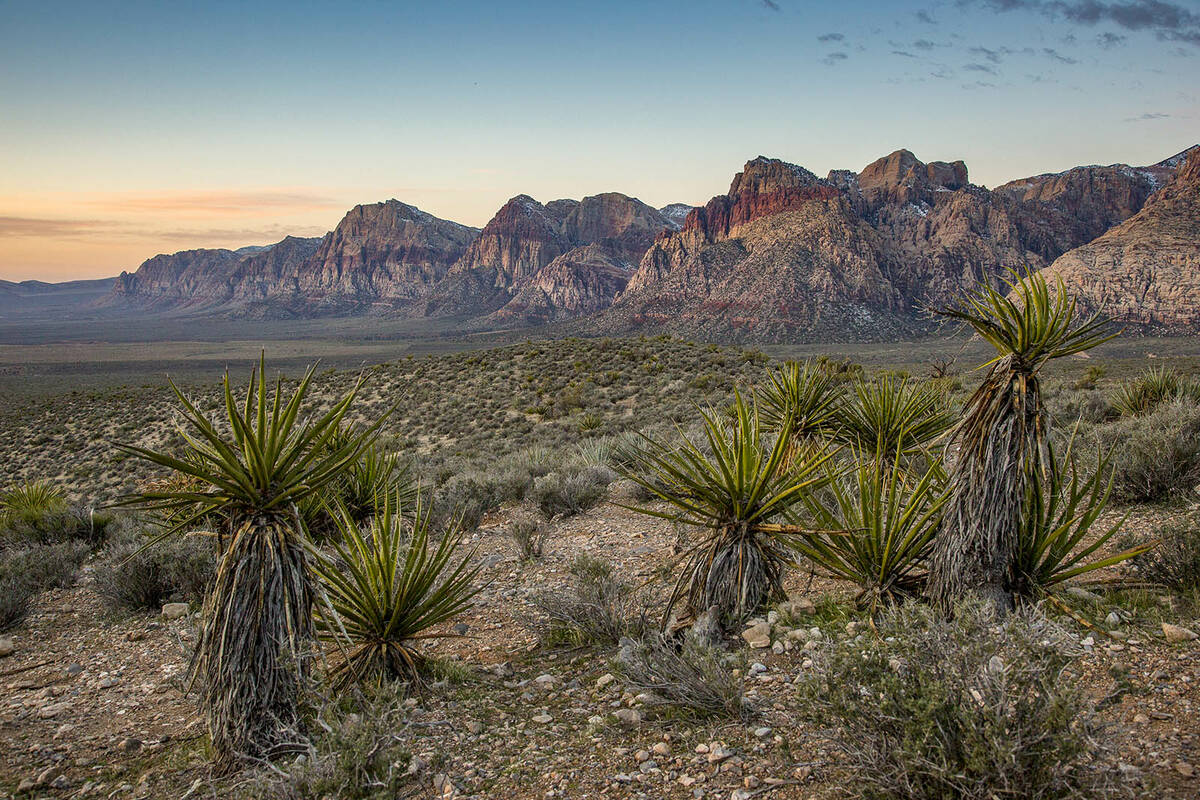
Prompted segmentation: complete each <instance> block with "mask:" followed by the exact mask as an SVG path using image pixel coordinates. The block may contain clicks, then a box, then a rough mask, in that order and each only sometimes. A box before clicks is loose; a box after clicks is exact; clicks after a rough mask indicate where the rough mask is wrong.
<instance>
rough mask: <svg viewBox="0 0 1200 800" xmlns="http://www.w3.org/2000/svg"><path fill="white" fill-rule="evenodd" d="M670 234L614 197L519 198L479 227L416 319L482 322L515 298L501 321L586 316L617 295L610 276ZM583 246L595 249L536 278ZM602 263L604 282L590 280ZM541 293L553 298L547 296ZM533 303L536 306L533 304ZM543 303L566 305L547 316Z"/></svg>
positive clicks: (655, 216)
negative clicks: (556, 279) (557, 283)
mask: <svg viewBox="0 0 1200 800" xmlns="http://www.w3.org/2000/svg"><path fill="white" fill-rule="evenodd" d="M675 229H676V226H675V225H674V223H672V222H671V221H670V220H668V219H667V218H666V217H664V216H663V215H662V214H661V213H660V212H659V211H658V210H657V209H654V208H651V207H650V206H648V205H646V204H645V203H643V202H641V201H640V200H637V199H635V198H632V197H627V196H626V195H623V194H618V193H616V192H610V193H607V194H599V195H593V196H591V197H585V198H584V199H583V200H579V201H575V200H555V201H553V202H551V203H547V204H546V205H542V204H541V203H539V202H537V201H536V200H534V199H533V198H532V197H529V196H528V195H518V196H517V197H514V198H513V199H511V200H509V201H508V202H507V203H505V204H504V207H503V208H501V209H500V211H499V212H497V213H496V216H495V217H493V218H492V220H491V221H490V222H488V224H487V225H485V226H484V228H483V230H482V231H481V232H480V234H479V238H478V239H476V240H475V242H474V243H473V244H472V245H471V247H470V248H469V249H468V250H467V252H466V253H465V254H464V255H463V257H462V258H461V259H460V260H459V262H458V263H457V264H455V265H454V266H453V267H452V268H451V270H450V272H449V273H448V274H447V276H446V279H445V280H444V281H443V282H442V284H441V285H439V286H438V287H437V289H436V290H435V291H434V292H433V293H432V295H431V297H430V299H429V301H428V302H426V303H424V304H423V305H422V306H420V307H419V309H418V313H420V314H423V315H428V316H454V315H463V316H479V315H486V314H489V313H491V312H493V311H499V310H501V309H502V308H503V307H505V306H506V305H507V304H508V303H510V302H511V301H513V300H514V299H516V298H517V296H518V295H523V299H521V300H520V301H518V302H517V303H516V304H515V305H514V306H513V307H512V308H510V309H508V310H507V311H506V312H504V313H503V314H502V315H501V317H502V318H506V319H510V320H517V319H522V318H524V315H525V314H526V313H527V312H528V313H529V314H531V316H530V320H529V321H535V320H541V319H546V318H560V317H563V316H567V315H572V314H575V313H584V312H585V310H588V311H590V310H592V307H593V306H595V305H596V303H598V302H605V303H606V301H604V300H600V299H598V298H600V297H606V298H607V301H611V299H612V297H613V296H614V295H615V291H613V290H612V287H613V286H614V281H613V278H614V277H615V276H614V275H612V274H607V273H610V272H611V271H612V269H616V270H618V271H621V270H623V271H624V272H625V273H626V276H627V275H628V273H629V272H630V271H632V268H633V266H634V265H635V264H636V263H637V261H638V259H640V258H641V256H642V254H643V253H644V252H645V251H646V248H647V247H649V246H650V244H651V242H653V241H654V239H655V237H656V236H658V235H659V234H660V233H661V232H663V231H664V230H675ZM588 246H592V249H591V250H588V251H586V252H577V253H574V254H573V255H571V257H570V258H568V259H566V260H564V261H562V262H561V263H559V264H558V265H557V266H556V268H555V271H554V272H553V273H547V274H544V275H543V274H541V273H542V272H543V270H544V269H546V268H547V267H548V266H550V265H551V264H553V263H555V262H556V260H558V259H559V258H560V257H562V256H564V255H566V254H568V253H569V252H572V251H576V250H578V249H579V248H586V247H588ZM601 256H602V257H603V258H601ZM600 261H604V262H605V263H606V265H607V266H606V267H605V268H604V269H602V270H600V271H601V272H605V273H606V276H605V277H604V278H603V279H601V278H600V277H599V274H598V273H594V272H588V270H590V269H591V268H593V267H598V266H599V264H600ZM585 265H590V266H585ZM585 273H587V276H586V277H585ZM552 275H558V276H561V277H564V278H566V277H567V276H568V275H569V276H572V277H571V282H570V285H569V286H567V285H564V286H563V287H561V288H556V287H552V286H551V281H552V277H551V276H552ZM621 283H622V284H623V281H621ZM585 287H586V288H585ZM546 289H552V291H550V292H549V293H546V292H545V290H546ZM539 293H540V294H539ZM597 293H599V294H597ZM534 297H541V299H540V300H537V301H536V302H535V301H533V299H532V298H534ZM548 297H556V298H558V299H559V300H561V301H563V302H566V303H568V304H569V305H568V306H565V307H563V308H561V309H557V310H550V309H547V308H546V307H545V303H546V302H547V300H546V298H548Z"/></svg>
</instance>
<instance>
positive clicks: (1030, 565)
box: [1013, 433, 1153, 597]
mask: <svg viewBox="0 0 1200 800" xmlns="http://www.w3.org/2000/svg"><path fill="white" fill-rule="evenodd" d="M1074 445H1075V434H1074V433H1072V436H1071V439H1070V441H1069V443H1068V445H1067V451H1066V453H1065V454H1064V455H1063V457H1062V458H1061V459H1055V461H1054V462H1053V463H1052V464H1051V465H1050V470H1049V475H1048V476H1047V478H1046V479H1044V480H1036V481H1033V482H1032V485H1031V487H1030V491H1029V497H1028V499H1027V501H1026V503H1027V509H1026V513H1025V516H1024V524H1023V525H1022V526H1021V529H1020V531H1019V538H1018V549H1017V553H1016V563H1015V564H1014V570H1013V571H1014V574H1015V578H1016V584H1017V585H1016V592H1017V593H1018V594H1019V595H1021V596H1025V597H1032V596H1034V595H1036V594H1037V593H1039V592H1042V591H1045V590H1048V589H1050V588H1051V587H1053V586H1055V585H1057V584H1060V583H1062V582H1063V581H1066V580H1069V579H1071V578H1075V577H1078V576H1080V575H1086V574H1087V573H1089V572H1094V571H1096V570H1099V569H1104V568H1106V567H1110V566H1113V565H1115V564H1119V563H1121V562H1122V561H1126V560H1128V559H1130V558H1133V557H1134V556H1136V555H1139V554H1141V553H1144V552H1146V551H1147V550H1149V549H1150V548H1151V547H1152V546H1153V545H1152V544H1145V545H1140V546H1137V547H1133V548H1130V549H1128V550H1124V551H1121V552H1119V553H1115V554H1113V555H1110V556H1107V557H1104V558H1097V559H1094V560H1089V559H1092V557H1093V556H1094V555H1095V554H1096V553H1097V552H1099V551H1100V550H1101V549H1102V548H1103V547H1104V546H1105V545H1106V544H1107V543H1108V542H1109V540H1111V539H1112V537H1113V536H1115V535H1116V534H1117V532H1118V531H1120V530H1121V528H1122V526H1123V525H1124V524H1125V520H1126V519H1127V518H1128V515H1127V514H1126V515H1125V516H1123V517H1121V518H1120V519H1119V520H1117V521H1116V522H1115V523H1113V524H1112V525H1111V526H1109V527H1108V528H1107V529H1106V530H1104V531H1103V532H1101V533H1100V535H1098V536H1096V535H1093V533H1092V527H1093V525H1095V523H1096V521H1097V520H1098V519H1099V517H1100V515H1101V514H1102V513H1103V512H1104V509H1105V508H1106V507H1107V505H1108V499H1109V495H1110V493H1111V491H1112V481H1113V478H1112V475H1113V472H1112V468H1111V463H1112V453H1111V452H1110V453H1107V454H1105V453H1103V452H1101V453H1099V454H1098V455H1097V457H1096V466H1095V469H1094V470H1093V471H1092V472H1091V473H1090V474H1088V475H1084V474H1083V473H1082V470H1081V469H1080V468H1079V466H1078V464H1077V463H1076V459H1075V457H1074Z"/></svg>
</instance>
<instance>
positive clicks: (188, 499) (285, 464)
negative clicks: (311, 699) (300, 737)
mask: <svg viewBox="0 0 1200 800" xmlns="http://www.w3.org/2000/svg"><path fill="white" fill-rule="evenodd" d="M314 372H315V367H311V368H309V370H308V371H307V372H306V373H305V375H304V377H303V378H302V379H301V380H300V382H299V384H298V385H297V386H296V387H295V389H294V390H293V391H292V393H291V396H290V397H287V398H286V399H285V389H284V386H283V381H282V378H281V379H279V381H277V382H276V384H275V386H274V391H273V392H269V391H268V386H267V383H268V382H267V376H266V358H265V354H264V356H263V357H261V358H260V359H259V366H258V369H257V370H255V371H253V372H252V373H251V379H250V384H249V387H248V388H247V390H246V395H245V398H244V399H243V400H242V401H241V402H239V401H238V400H237V399H235V397H234V393H233V388H232V386H231V383H230V380H229V375H228V373H226V375H225V380H224V394H223V400H224V404H223V405H224V408H223V411H224V414H225V418H226V421H227V422H228V430H229V432H228V433H222V432H221V430H219V429H218V426H217V423H216V422H215V421H213V420H211V419H210V418H209V417H208V415H206V414H205V413H204V412H203V411H201V410H200V409H199V407H198V406H197V405H196V404H195V403H194V402H193V401H191V400H189V399H188V398H187V397H186V396H185V395H184V394H183V392H182V391H181V390H180V389H179V388H178V387H177V386H175V385H174V384H172V388H173V389H174V391H175V396H176V398H177V399H178V402H179V405H180V410H179V411H180V415H181V417H182V418H183V421H184V423H185V425H186V426H187V427H186V428H185V429H182V430H181V433H182V434H183V438H184V442H185V452H184V453H183V454H182V455H181V456H176V455H171V454H168V453H160V452H156V451H153V450H150V449H148V448H144V447H139V446H134V445H126V444H118V445H116V446H117V448H118V449H120V450H123V451H125V452H127V453H129V454H131V455H134V456H137V457H140V458H144V459H146V460H147V461H150V462H151V463H154V464H158V465H160V466H164V467H168V468H170V469H172V470H174V471H175V472H176V473H177V475H179V476H182V477H183V478H185V479H186V480H181V481H174V482H167V483H163V484H160V485H157V486H153V487H151V488H150V489H148V490H147V491H145V492H143V493H141V494H140V495H135V496H132V497H129V498H126V499H125V501H124V503H125V504H134V505H139V506H141V507H143V508H148V509H151V510H154V511H160V512H164V513H165V514H166V515H167V519H168V520H169V522H168V524H169V526H170V527H169V528H168V529H167V530H166V531H165V532H164V533H162V534H160V536H159V537H157V538H161V537H163V536H168V535H171V534H172V533H175V532H178V531H181V530H184V529H185V528H187V527H189V526H191V525H193V524H195V523H197V522H198V521H200V520H203V519H213V518H215V519H219V520H221V521H222V522H223V525H224V529H223V530H222V531H220V533H221V539H220V541H221V543H222V546H221V551H222V552H221V560H220V563H219V564H218V567H217V572H216V575H215V577H214V580H213V586H212V589H211V590H210V593H209V595H208V597H207V599H206V600H205V604H204V615H203V619H202V621H201V628H200V636H199V641H198V643H197V647H196V651H195V655H194V659H193V670H194V673H193V674H194V675H195V676H196V677H197V678H199V679H200V680H201V684H202V685H201V697H202V702H203V705H204V709H205V713H206V716H207V718H208V724H209V732H210V734H211V737H212V746H213V750H214V753H215V755H216V758H217V762H218V765H219V766H220V767H222V768H231V767H234V766H236V765H237V764H238V763H239V762H240V761H241V760H242V759H243V758H250V759H261V758H263V757H268V756H270V755H273V754H275V753H277V752H280V751H281V749H286V748H287V747H289V746H290V745H291V744H292V742H291V741H290V740H291V738H292V737H293V736H294V735H295V731H296V730H297V729H298V728H299V727H300V722H301V720H300V715H299V709H298V698H299V694H300V691H301V687H302V686H303V683H304V681H305V679H306V675H307V672H308V662H309V660H310V658H311V652H310V651H311V647H310V645H311V641H312V638H313V630H312V602H313V578H312V575H311V573H310V571H309V566H308V561H307V551H306V542H305V535H304V530H303V526H302V524H301V521H300V518H299V514H298V511H297V507H296V504H297V503H298V502H301V501H303V500H304V499H305V498H307V497H308V496H310V495H312V494H314V493H316V492H319V491H321V489H322V488H323V487H324V486H325V485H326V484H327V483H328V482H329V481H331V480H333V479H334V478H335V477H336V476H337V475H338V474H339V473H340V472H341V471H342V470H343V469H345V468H346V466H347V465H348V464H350V463H352V462H354V461H355V459H357V458H358V456H359V454H360V453H361V451H362V449H363V447H364V446H365V444H366V441H367V439H368V437H369V436H371V435H373V433H374V431H375V430H376V428H377V426H378V424H379V423H376V424H375V425H374V426H371V427H368V428H365V429H363V430H362V431H361V432H360V433H359V434H358V435H356V436H354V437H351V438H350V439H349V440H347V441H344V442H342V443H341V444H340V445H339V446H336V447H331V446H330V443H331V440H332V439H333V437H334V436H335V435H336V433H337V431H338V427H339V425H340V424H341V422H342V419H343V418H344V417H345V415H346V413H347V411H348V410H349V409H350V406H351V403H353V401H354V399H355V396H356V394H357V392H358V391H359V389H360V388H361V387H362V385H363V379H361V378H360V380H359V381H358V382H357V383H356V384H355V386H354V388H353V389H351V391H350V392H348V393H347V394H346V395H345V396H343V397H342V398H341V399H339V400H337V401H336V402H334V403H333V405H332V407H331V408H330V409H329V410H328V411H326V412H325V413H324V414H321V415H320V416H317V417H316V419H314V420H309V419H307V418H305V417H304V416H302V414H303V412H305V411H307V410H308V409H307V408H306V401H307V400H308V399H309V391H310V387H311V382H312V378H313V375H314Z"/></svg>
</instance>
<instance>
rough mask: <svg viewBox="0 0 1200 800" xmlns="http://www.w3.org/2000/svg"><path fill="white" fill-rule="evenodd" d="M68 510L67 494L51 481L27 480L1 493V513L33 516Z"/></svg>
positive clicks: (15, 515)
mask: <svg viewBox="0 0 1200 800" xmlns="http://www.w3.org/2000/svg"><path fill="white" fill-rule="evenodd" d="M66 510H67V498H66V495H64V494H63V493H62V490H61V489H59V488H58V487H56V486H54V485H53V484H51V483H50V482H49V481H27V482H25V483H23V484H21V485H20V486H14V487H13V488H11V489H9V490H8V491H6V492H4V493H3V494H0V515H11V516H14V517H33V516H42V515H44V514H51V513H55V512H61V511H66Z"/></svg>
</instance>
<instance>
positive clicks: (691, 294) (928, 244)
mask: <svg viewBox="0 0 1200 800" xmlns="http://www.w3.org/2000/svg"><path fill="white" fill-rule="evenodd" d="M1089 170H1091V171H1089ZM1161 173H1162V169H1160V168H1159V167H1157V166H1156V167H1147V168H1142V169H1140V170H1135V169H1133V168H1129V167H1120V166H1118V167H1108V168H1082V169H1080V170H1072V171H1070V172H1069V173H1063V174H1062V175H1058V176H1039V177H1038V178H1033V179H1028V180H1026V181H1023V182H1014V183H1013V184H1008V185H1006V187H1005V188H1003V189H1002V190H997V191H994V192H993V191H988V190H987V189H985V188H983V187H980V186H975V185H973V184H971V183H970V182H969V179H968V173H967V168H966V165H965V164H963V162H961V161H953V162H947V161H934V162H930V163H924V162H922V161H920V160H919V159H917V157H916V156H915V155H913V154H912V153H911V152H909V151H907V150H898V151H896V152H894V153H892V154H890V155H888V156H885V157H884V158H881V159H878V160H877V161H875V162H872V163H871V164H868V165H867V166H866V167H864V168H863V169H862V170H861V171H860V172H858V173H854V172H849V171H845V170H837V171H834V172H831V173H829V175H828V176H827V177H826V178H824V179H821V178H818V177H817V176H815V175H814V174H813V173H811V172H809V171H808V170H805V169H804V168H802V167H798V166H796V165H793V164H787V163H785V162H782V161H779V160H777V159H768V158H764V157H762V156H760V157H758V158H756V159H754V160H752V161H750V162H748V163H747V164H746V166H745V168H744V169H743V171H742V172H740V173H738V174H737V175H736V176H735V177H734V179H733V182H732V184H731V185H730V189H729V192H728V193H727V194H725V195H720V196H717V197H714V198H713V199H712V200H710V201H709V202H708V204H706V205H705V206H704V207H703V208H699V209H696V210H695V211H694V212H692V213H691V214H689V215H688V217H687V218H686V220H685V222H684V225H683V227H682V229H681V230H680V231H677V232H673V233H672V232H668V233H664V234H662V235H660V236H659V238H658V240H657V241H656V242H655V243H654V245H653V246H652V247H651V248H650V249H649V250H648V251H647V252H646V254H645V256H644V257H643V259H642V261H641V264H640V265H639V267H638V270H637V271H636V272H635V274H634V275H633V276H632V277H631V279H630V281H629V284H628V286H627V288H626V290H625V291H624V292H623V293H622V294H621V295H620V296H619V297H618V299H617V301H616V302H615V304H614V305H613V307H612V309H611V311H610V312H608V313H607V314H605V315H604V319H603V320H602V321H601V322H600V323H599V327H601V328H602V329H608V328H612V329H617V330H621V329H636V328H639V327H645V326H651V327H659V326H661V327H672V328H674V329H681V328H682V329H692V330H696V331H700V332H704V333H715V332H717V331H719V330H720V329H721V328H725V329H726V331H728V332H732V333H735V334H737V335H740V336H745V337H747V338H768V339H784V338H796V337H804V336H808V335H813V336H816V335H820V336H823V337H828V336H830V335H843V336H846V337H847V338H862V337H869V338H878V337H886V336H889V335H892V333H893V332H894V331H897V330H901V329H911V328H913V327H915V326H919V325H920V321H919V313H918V312H919V309H921V308H923V307H928V306H938V305H941V304H945V303H947V302H949V301H950V300H951V299H952V298H953V297H954V296H955V295H956V294H958V293H959V292H961V291H962V290H963V289H966V288H968V287H970V286H972V285H974V284H975V283H976V282H977V281H980V280H994V279H995V278H996V277H997V276H998V275H1000V274H1002V273H1003V271H1004V270H1005V269H1006V268H1018V269H1027V268H1041V267H1044V266H1046V265H1048V264H1049V263H1050V261H1052V260H1053V259H1054V258H1055V257H1057V256H1058V255H1061V254H1062V253H1063V252H1064V251H1065V250H1067V249H1069V248H1072V247H1076V246H1078V245H1080V244H1083V243H1084V242H1087V241H1089V240H1090V239H1091V238H1093V237H1094V236H1095V235H1096V234H1095V233H1094V231H1096V230H1100V231H1103V230H1107V228H1108V227H1109V226H1110V225H1111V224H1114V223H1115V222H1120V221H1122V220H1124V219H1126V218H1128V217H1129V216H1130V215H1132V214H1134V213H1135V212H1136V211H1138V209H1140V208H1141V206H1142V204H1143V203H1144V202H1145V200H1146V197H1148V196H1149V194H1150V193H1151V192H1152V191H1153V188H1154V185H1155V180H1156V177H1155V176H1156V175H1159V174H1161Z"/></svg>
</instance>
